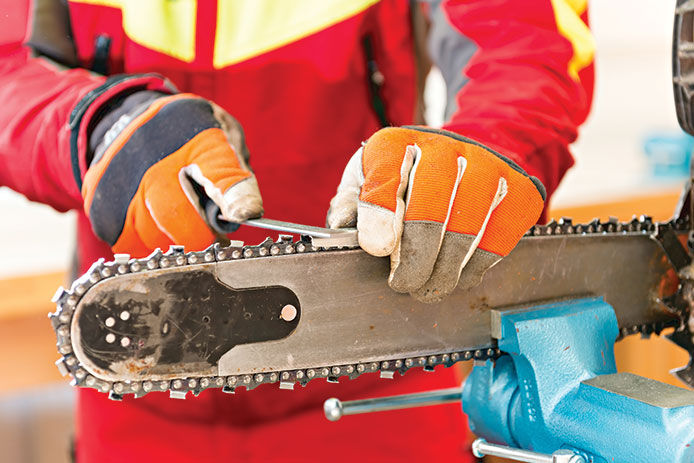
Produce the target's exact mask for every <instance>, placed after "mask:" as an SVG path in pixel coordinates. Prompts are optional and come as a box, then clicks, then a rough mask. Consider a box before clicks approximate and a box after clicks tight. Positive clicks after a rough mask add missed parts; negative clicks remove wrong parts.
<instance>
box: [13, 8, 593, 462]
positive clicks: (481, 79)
mask: <svg viewBox="0 0 694 463" xmlns="http://www.w3.org/2000/svg"><path fill="white" fill-rule="evenodd" d="M0 1H1V3H0V5H2V7H1V9H0V13H2V14H0V22H1V27H0V101H2V103H3V104H2V106H1V107H0V185H6V186H9V187H10V188H13V189H14V190H16V191H18V192H21V193H23V194H24V195H26V196H27V197H28V198H30V199H32V200H35V201H40V202H43V203H46V204H50V205H51V206H53V207H55V208H56V209H58V210H60V211H65V210H68V209H76V210H78V211H81V208H82V197H81V195H80V192H79V189H78V188H77V186H76V183H75V179H74V177H73V175H72V163H71V149H70V146H71V144H70V136H71V130H70V127H69V117H70V113H71V111H72V110H73V108H74V106H75V105H76V103H77V102H78V101H79V100H80V99H81V98H82V97H83V96H84V95H85V94H87V93H88V92H89V91H90V90H91V89H93V88H95V87H97V86H98V85H100V84H102V83H103V81H104V77H101V76H98V75H94V74H90V73H88V72H86V71H84V70H82V69H75V70H69V71H65V70H60V69H59V68H58V67H57V66H55V65H53V64H50V63H48V62H47V61H46V60H45V59H43V58H35V57H32V53H31V50H30V48H29V47H28V46H27V43H29V44H31V45H32V46H33V48H34V49H36V50H38V51H39V52H41V53H42V54H44V55H48V56H50V57H52V58H55V59H58V60H61V61H64V62H66V63H68V64H71V65H75V66H80V67H85V68H91V69H95V70H98V71H101V72H108V73H110V74H114V73H123V72H124V73H145V72H146V73H150V72H155V73H158V74H161V75H163V76H166V77H167V78H168V79H170V80H171V81H173V83H174V84H175V85H176V86H177V87H178V88H179V89H180V90H182V91H187V92H194V93H197V94H200V95H202V96H204V97H206V98H209V99H211V100H213V101H215V102H217V103H218V104H220V105H221V106H223V107H224V108H225V109H226V110H228V111H229V112H230V113H231V114H233V115H234V116H235V117H236V118H237V119H239V120H240V121H241V123H242V124H243V126H244V129H245V131H246V135H247V142H248V146H249V149H250V152H251V164H252V166H253V168H254V170H255V173H256V175H257V178H258V181H259V184H260V188H261V191H262V193H263V198H264V204H265V211H266V216H268V217H271V218H276V219H284V220H291V221H294V222H302V223H307V224H317V225H320V224H323V223H324V217H325V211H326V210H327V207H328V202H329V200H330V198H331V197H332V195H333V194H334V192H335V189H336V186H337V184H338V181H339V178H340V175H341V172H342V169H343V167H344V165H345V163H346V162H347V159H348V158H349V156H350V155H351V154H352V153H353V152H354V149H356V147H358V146H359V143H360V142H361V141H362V140H364V139H366V138H368V136H369V135H370V134H371V133H373V132H374V131H376V130H377V129H378V128H380V127H381V126H382V125H383V124H384V123H388V124H392V125H403V124H410V123H413V122H417V121H416V118H415V113H416V109H417V104H418V98H417V88H418V86H419V85H420V84H421V78H419V79H418V72H417V70H418V66H417V60H416V58H415V55H416V54H415V53H414V52H413V51H414V50H415V48H416V47H415V42H416V40H415V37H414V33H413V27H412V26H411V24H412V15H411V11H410V2H409V1H407V0H383V1H380V2H379V1H377V0H324V1H320V2H311V1H308V0H305V1H304V2H303V3H301V2H300V3H299V5H301V4H305V5H307V8H305V9H303V10H302V9H301V7H300V6H297V3H295V2H270V1H267V0H254V1H246V2H243V1H230V0H228V1H227V0H219V1H218V2H215V1H212V0H209V1H206V0H199V1H198V2H188V1H178V2H163V1H154V0H152V1H149V0H140V1H132V0H70V1H68V4H69V18H67V17H66V18H65V19H69V23H67V22H66V21H63V22H62V23H60V21H58V23H60V24H58V23H55V21H54V23H55V24H53V25H50V24H49V26H46V23H45V22H42V21H39V19H41V20H43V19H44V18H46V17H48V18H52V19H54V20H55V18H56V17H58V16H59V15H56V14H51V15H49V16H43V15H42V14H41V13H42V11H41V10H42V9H41V8H38V9H32V8H30V7H31V6H32V5H31V3H32V2H30V1H29V0H0ZM47 3H50V2H42V4H43V5H44V7H45V5H46V4H47ZM59 3H60V2H58V1H56V2H55V4H59ZM581 3H585V2H581V1H577V2H568V1H566V0H527V1H524V2H514V1H510V0H479V1H467V2H449V3H446V4H445V5H444V8H445V15H444V16H442V17H444V18H445V19H444V21H445V22H446V23H445V24H444V28H448V30H449V32H451V31H452V32H453V35H451V34H448V35H447V36H446V34H444V36H446V37H447V38H446V39H445V40H450V39H451V37H453V40H454V41H455V36H456V34H457V37H458V38H459V39H460V40H466V41H467V42H466V43H467V44H468V45H470V46H472V47H473V48H474V49H475V50H476V51H475V52H474V54H473V55H472V58H471V59H470V60H469V62H468V63H467V67H466V70H465V73H466V76H467V77H466V78H465V79H463V80H464V84H463V85H462V87H461V88H460V90H459V91H458V92H457V97H456V101H455V102H451V103H452V104H453V106H452V107H455V108H456V109H455V111H454V112H453V115H452V117H450V119H449V121H448V122H447V124H446V128H448V129H449V130H454V131H457V132H460V133H462V134H464V135H466V136H468V137H472V138H475V139H477V140H479V141H481V142H483V143H485V144H488V145H490V146H491V147H492V148H495V149H496V150H498V151H500V152H501V153H503V154H506V155H507V156H509V157H511V158H513V159H514V160H515V161H517V162H518V163H519V164H520V165H521V166H523V167H524V168H525V169H526V170H527V171H528V172H529V173H530V174H532V175H535V176H537V177H539V178H540V179H541V180H542V181H543V182H544V184H545V186H546V187H547V189H548V191H549V192H550V193H551V192H552V191H553V190H554V189H555V188H556V186H557V184H558V182H559V180H560V179H561V177H562V175H563V174H564V172H565V171H566V169H568V168H569V167H570V166H571V165H572V162H573V161H572V158H571V155H570V153H569V150H568V145H569V143H571V142H572V141H574V139H575V138H576V131H577V127H578V125H579V124H580V123H581V122H582V121H583V120H584V119H585V117H586V115H587V113H588V110H589V106H590V101H591V94H592V78H593V77H592V43H591V41H590V34H589V32H588V30H587V27H586V22H587V20H586V12H585V5H581ZM570 4H571V6H570ZM37 5H38V3H37ZM288 6H290V7H288ZM436 7H437V5H436V4H434V5H433V6H432V7H431V8H436ZM572 7H573V8H575V9H572ZM431 13H432V17H433V13H434V12H433V11H432V12H431ZM37 23H40V24H42V25H43V26H41V27H39V28H34V26H33V25H34V24H37ZM49 23H50V21H49ZM61 24H62V26H63V27H66V29H65V31H68V32H70V33H71V35H72V39H71V41H66V40H65V38H66V35H65V33H64V32H63V33H62V34H61V33H58V34H57V35H56V34H53V35H51V34H50V33H48V32H51V31H53V32H55V28H58V29H59V28H60V27H61ZM68 26H69V27H68ZM42 28H43V29H42ZM46 28H48V29H46ZM51 28H53V29H51ZM47 30H48V32H46V31H47ZM41 34H43V36H42V35H41ZM46 37H48V39H46ZM51 37H52V38H51ZM445 40H442V41H440V42H439V45H441V44H444V45H441V49H444V48H445V43H449V44H450V42H445ZM444 42H445V43H444ZM73 44H74V48H71V47H73ZM454 45H455V44H454ZM456 46H457V45H456ZM433 47H434V48H436V46H435V45H434V46H433ZM431 48H432V45H431V44H430V49H431ZM417 49H418V50H421V47H420V48H417ZM449 49H452V50H453V52H454V54H455V51H456V48H455V46H454V47H453V48H450V47H449ZM434 54H436V53H434ZM443 55H445V53H442V54H441V56H443ZM421 61H423V60H420V62H421ZM440 64H441V65H442V66H443V67H445V66H446V63H440ZM459 67H461V69H458V71H457V75H459V76H462V74H460V72H462V66H459ZM449 71H450V69H449ZM455 74H456V72H454V73H453V75H455ZM145 80H146V82H147V83H146V84H143V83H142V82H143V81H142V80H140V81H139V84H137V82H138V81H137V80H135V81H127V82H125V83H123V84H121V85H122V87H119V88H126V87H127V86H128V85H136V84H137V85H149V86H154V87H156V86H157V85H162V81H161V80H160V78H158V77H149V78H147V79H145ZM116 90H117V89H116ZM114 91H115V90H114ZM91 115H92V113H87V115H86V116H85V117H86V118H87V122H86V123H84V124H83V126H84V127H88V126H89V125H88V119H89V117H91ZM78 135H79V136H78V138H77V139H76V140H73V141H76V144H77V146H79V147H80V148H81V151H80V150H78V151H77V158H78V159H76V161H77V162H78V165H79V169H80V172H81V174H83V173H84V170H85V168H86V166H85V165H84V159H82V158H81V157H80V156H81V155H80V153H82V152H83V148H84V146H85V144H86V135H87V134H86V129H85V130H84V131H82V132H80V133H79V134H78ZM78 234H79V243H80V248H79V264H80V267H81V269H82V270H84V269H86V268H87V267H88V265H89V264H90V263H91V262H92V261H94V260H96V259H97V258H98V257H101V256H106V257H109V256H110V251H109V249H108V248H107V246H106V245H105V244H104V243H102V242H99V241H98V240H97V239H96V238H95V237H94V236H93V234H92V233H91V229H90V227H89V224H88V221H87V220H86V218H85V217H84V215H83V214H80V216H79V227H78ZM235 238H236V236H235ZM242 238H243V236H242ZM245 238H246V240H247V241H254V240H257V239H258V235H257V234H256V235H251V234H248V235H246V236H245ZM453 381H454V379H453V374H452V371H451V370H442V371H439V370H437V373H436V374H424V373H419V372H412V373H408V374H407V375H405V376H404V377H403V378H399V379H397V380H396V381H390V382H386V381H381V380H377V379H375V378H372V377H364V378H361V379H359V380H355V381H344V382H343V383H341V384H340V385H339V386H335V385H327V384H324V383H319V382H317V381H314V382H313V383H311V384H310V385H309V386H308V387H306V388H305V389H302V390H299V391H294V392H287V391H279V390H277V389H276V388H273V387H270V386H264V387H260V388H259V389H258V390H255V391H252V392H249V393H245V392H241V393H238V394H236V395H235V396H228V395H224V394H222V393H220V392H214V391H205V392H204V393H202V394H201V395H200V397H198V398H196V399H189V400H186V401H174V400H170V399H168V397H167V396H164V395H163V394H158V393H151V394H149V395H147V396H146V397H144V398H142V399H137V400H128V399H126V400H125V401H123V402H122V403H116V402H109V401H108V400H106V398H105V397H104V396H103V395H101V394H98V393H96V392H93V391H80V393H79V401H78V410H77V442H76V444H77V447H76V448H77V457H78V461H80V462H84V461H169V462H178V461H202V460H209V461H274V460H277V461H307V460H327V459H330V460H333V461H357V460H365V459H366V460H368V459H374V460H378V461H390V460H393V461H410V460H411V461H428V460H434V459H436V460H445V461H471V456H469V454H468V453H467V451H464V449H463V447H462V446H463V442H464V440H465V431H464V425H463V416H462V413H461V411H460V407H459V406H455V405H450V406H441V407H433V408H425V409H414V410H410V411H400V412H391V413H382V414H375V415H372V416H363V417H349V418H347V419H344V420H342V421H341V422H338V423H329V422H327V421H325V420H324V419H323V418H322V413H321V403H322V401H323V400H324V399H325V398H327V397H329V396H338V397H341V398H349V397H357V396H360V397H363V396H375V395H385V394H393V393H403V392H407V391H414V390H426V389H435V388H440V387H447V386H449V385H450V384H451V383H452V382H453Z"/></svg>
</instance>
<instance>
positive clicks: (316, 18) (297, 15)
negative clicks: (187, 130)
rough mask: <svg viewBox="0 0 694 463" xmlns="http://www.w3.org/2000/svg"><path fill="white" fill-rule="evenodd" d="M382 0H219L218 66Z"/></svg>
mask: <svg viewBox="0 0 694 463" xmlns="http://www.w3.org/2000/svg"><path fill="white" fill-rule="evenodd" d="M378 1H379V0H294V1H284V0H246V1H241V0H218V5H217V32H216V37H215V44H214V67H215V68H221V67H224V66H229V65H231V64H234V63H238V62H240V61H243V60H246V59H249V58H251V57H253V56H257V55H260V54H262V53H265V52H267V51H270V50H274V49H276V48H279V47H281V46H284V45H286V44H288V43H291V42H294V41H296V40H299V39H301V38H303V37H306V36H308V35H311V34H313V33H315V32H318V31H320V30H321V29H324V28H326V27H328V26H331V25H333V24H336V23H338V22H340V21H343V20H345V19H347V18H349V17H351V16H354V15H356V14H358V13H360V12H362V11H364V10H365V9H367V8H368V7H370V6H371V5H373V4H375V3H377V2H378Z"/></svg>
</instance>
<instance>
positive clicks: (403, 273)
mask: <svg viewBox="0 0 694 463" xmlns="http://www.w3.org/2000/svg"><path fill="white" fill-rule="evenodd" d="M442 228H443V224H441V223H438V222H405V224H404V226H403V231H402V238H401V241H400V263H399V265H398V266H397V267H396V268H395V269H393V270H392V272H391V273H392V276H391V279H390V287H391V288H393V289H394V290H395V291H398V292H401V293H409V292H412V291H415V290H416V289H417V288H420V287H421V286H422V285H423V284H424V283H426V282H427V280H428V279H429V277H430V276H431V272H432V269H433V268H434V263H435V262H436V256H437V254H438V248H439V242H440V240H441V231H442Z"/></svg>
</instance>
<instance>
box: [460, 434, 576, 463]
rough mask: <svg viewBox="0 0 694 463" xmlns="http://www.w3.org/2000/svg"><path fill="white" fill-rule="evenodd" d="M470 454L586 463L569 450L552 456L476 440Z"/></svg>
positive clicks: (539, 462)
mask: <svg viewBox="0 0 694 463" xmlns="http://www.w3.org/2000/svg"><path fill="white" fill-rule="evenodd" d="M472 453H473V454H474V455H475V456H476V457H477V458H482V457H483V456H485V455H489V456H490V457H502V458H508V459H509V460H515V461H523V462H526V463H586V460H585V459H584V458H583V457H582V456H580V455H578V454H576V453H574V452H572V451H571V450H566V449H562V450H557V451H556V452H554V453H553V454H551V455H548V454H546V453H537V452H531V451H529V450H521V449H516V448H513V447H507V446H505V445H497V444H490V443H489V442H487V441H486V440H484V439H477V440H476V441H474V442H473V443H472Z"/></svg>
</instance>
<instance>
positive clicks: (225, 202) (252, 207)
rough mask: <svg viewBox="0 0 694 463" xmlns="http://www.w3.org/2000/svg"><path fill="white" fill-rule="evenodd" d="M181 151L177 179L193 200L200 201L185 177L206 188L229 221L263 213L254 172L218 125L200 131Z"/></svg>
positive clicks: (241, 219)
mask: <svg viewBox="0 0 694 463" xmlns="http://www.w3.org/2000/svg"><path fill="white" fill-rule="evenodd" d="M181 151H182V153H181V154H180V155H181V156H182V163H183V165H184V166H185V167H184V168H183V170H182V171H181V172H180V173H179V175H180V179H179V180H180V182H181V184H182V185H183V186H184V190H185V191H186V194H187V195H188V197H189V198H191V201H193V203H194V204H197V203H198V202H199V201H197V200H196V194H195V192H194V189H192V188H190V186H189V184H188V181H189V180H188V179H192V180H193V181H195V182H196V183H197V184H198V185H200V186H201V187H202V188H203V189H204V190H205V194H206V195H207V196H208V197H209V198H210V199H212V201H214V202H215V204H217V206H219V209H220V210H221V213H222V216H223V217H224V218H225V219H226V220H228V221H230V222H243V221H244V220H247V219H250V218H254V217H260V216H261V215H262V214H263V200H262V197H261V195H260V189H259V188H258V182H257V181H256V178H255V175H253V173H252V172H251V171H250V170H248V169H247V168H246V167H245V163H244V161H243V159H241V158H240V157H239V156H238V155H237V154H236V152H235V150H234V149H233V148H232V147H231V145H230V144H229V142H228V141H227V137H226V134H225V133H224V132H223V131H222V130H221V129H218V128H212V129H207V130H205V131H203V132H200V133H199V134H197V135H196V136H195V137H194V138H192V139H191V140H190V141H189V142H188V143H186V145H184V146H183V147H182V148H181Z"/></svg>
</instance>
